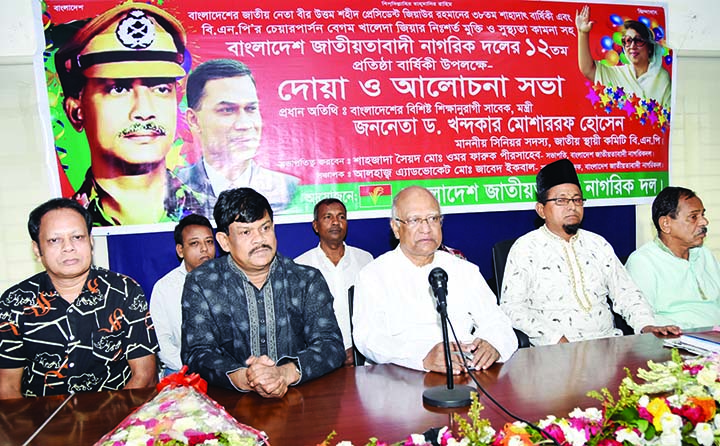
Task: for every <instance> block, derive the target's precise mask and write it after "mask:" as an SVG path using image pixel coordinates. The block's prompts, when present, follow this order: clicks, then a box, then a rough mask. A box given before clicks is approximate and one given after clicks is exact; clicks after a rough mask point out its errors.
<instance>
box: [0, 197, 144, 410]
mask: <svg viewBox="0 0 720 446" xmlns="http://www.w3.org/2000/svg"><path fill="white" fill-rule="evenodd" d="M91 228H92V218H91V216H90V213H89V212H88V211H87V209H85V208H84V207H82V206H81V205H80V204H79V203H77V202H76V201H73V200H70V199H68V198H55V199H52V200H50V201H47V202H45V203H43V204H41V205H40V206H38V207H37V208H35V209H34V210H33V211H32V212H31V213H30V218H29V220H28V230H29V232H30V238H31V239H32V247H33V251H34V252H35V255H36V256H37V257H38V258H39V259H40V261H41V262H42V264H43V266H44V267H45V271H43V272H41V273H39V274H36V275H34V276H33V277H31V278H29V279H27V280H25V281H24V282H21V283H19V284H17V285H15V286H13V287H11V288H10V289H8V290H7V291H5V293H3V295H2V297H0V399H3V398H20V397H21V396H28V397H29V396H45V395H58V394H64V393H70V392H90V391H101V390H118V389H123V388H125V389H132V388H139V387H148V386H152V385H154V384H155V382H156V380H157V372H156V369H155V351H156V350H157V340H156V339H155V331H154V330H153V327H152V321H151V320H150V315H149V313H148V307H147V301H146V300H145V295H144V294H143V291H142V289H141V288H140V285H138V284H137V283H136V282H135V281H134V280H132V279H131V278H129V277H127V276H123V275H122V274H118V273H114V272H112V271H108V270H106V269H103V268H98V267H95V266H92V265H91V262H92V250H93V244H92V238H91V237H90V231H91Z"/></svg>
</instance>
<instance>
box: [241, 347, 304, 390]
mask: <svg viewBox="0 0 720 446" xmlns="http://www.w3.org/2000/svg"><path fill="white" fill-rule="evenodd" d="M245 362H246V363H247V365H248V367H247V368H246V369H240V370H237V371H235V372H233V373H231V374H230V375H229V377H230V379H231V380H232V381H233V383H234V384H235V385H236V386H237V387H238V388H240V389H242V390H249V391H253V392H257V393H258V395H260V396H262V397H263V398H282V397H283V396H284V395H285V394H286V393H287V391H288V387H289V386H290V385H291V384H293V383H295V382H297V381H298V380H299V379H300V374H299V373H298V372H297V370H296V368H295V364H294V363H292V362H289V363H287V364H283V365H281V366H276V365H275V361H273V360H272V359H270V358H269V357H268V356H266V355H262V356H260V357H257V356H251V357H249V358H248V360H247V361H245Z"/></svg>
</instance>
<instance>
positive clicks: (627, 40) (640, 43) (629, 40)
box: [620, 36, 647, 48]
mask: <svg viewBox="0 0 720 446" xmlns="http://www.w3.org/2000/svg"><path fill="white" fill-rule="evenodd" d="M620 41H621V42H622V44H623V46H624V47H625V48H628V47H630V45H632V44H633V43H634V44H635V46H637V47H638V48H642V47H644V46H645V44H646V43H647V40H645V39H643V38H642V37H627V36H625V37H623V38H622V39H620Z"/></svg>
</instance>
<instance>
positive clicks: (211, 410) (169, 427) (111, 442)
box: [95, 367, 269, 446]
mask: <svg viewBox="0 0 720 446" xmlns="http://www.w3.org/2000/svg"><path fill="white" fill-rule="evenodd" d="M185 371H186V367H184V369H183V370H181V371H180V372H178V373H176V374H174V375H171V376H170V377H168V378H166V379H164V380H163V381H161V383H160V384H159V385H158V390H160V393H158V394H157V395H156V396H155V397H154V398H153V399H151V400H150V401H148V402H147V403H145V404H143V405H142V406H140V407H139V408H138V409H137V410H136V411H135V412H133V413H131V414H130V415H128V417H127V418H125V419H124V420H123V421H122V422H121V423H120V424H119V425H118V426H117V427H116V428H115V429H114V430H112V431H111V432H109V433H107V434H106V435H105V436H104V437H103V438H101V439H100V440H99V441H98V442H97V443H95V446H160V445H162V446H193V445H233V446H235V445H237V446H255V445H266V446H269V443H268V442H267V438H266V436H265V434H264V433H262V432H260V431H257V430H255V429H253V428H251V427H250V426H245V425H243V424H240V423H238V422H237V420H235V419H234V418H233V417H232V416H230V414H228V413H227V412H226V411H225V409H224V408H223V407H222V406H220V405H219V404H217V403H216V402H215V401H213V400H212V399H210V398H209V397H208V396H207V395H205V393H204V390H203V389H207V383H206V382H205V381H204V380H202V379H200V378H199V376H197V375H195V374H193V375H189V376H185ZM198 389H200V390H198Z"/></svg>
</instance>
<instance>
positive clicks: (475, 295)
mask: <svg viewBox="0 0 720 446" xmlns="http://www.w3.org/2000/svg"><path fill="white" fill-rule="evenodd" d="M442 220H443V217H442V214H441V212H440V205H439V204H438V201H437V200H436V199H435V197H434V196H433V194H432V193H430V191H428V190H427V189H425V188H422V187H418V186H411V187H408V188H406V189H403V190H402V191H400V192H399V193H398V194H397V195H396V196H395V197H394V199H393V205H392V218H391V219H390V226H391V228H392V231H393V233H394V235H395V237H396V238H397V239H398V240H399V241H400V243H399V244H398V247H397V248H396V249H394V250H393V251H390V252H387V253H385V254H383V255H381V256H380V257H378V258H377V259H375V260H373V261H372V262H370V263H369V264H368V265H367V266H366V267H365V268H363V269H362V270H361V271H360V273H359V274H358V277H357V280H356V282H355V301H354V314H353V326H354V332H353V338H354V340H355V344H356V346H357V348H358V350H360V352H362V354H363V355H365V356H366V357H367V358H368V359H369V360H371V361H372V362H375V363H378V364H380V363H393V364H398V365H401V366H404V367H408V368H411V369H416V370H425V371H433V372H440V373H447V370H446V367H445V362H444V356H443V345H442V331H441V326H440V318H439V315H438V313H437V311H436V310H435V300H434V297H433V291H432V289H431V288H430V286H429V283H428V276H429V274H430V271H432V270H433V269H434V268H436V267H440V268H442V269H444V270H445V272H446V273H447V275H448V281H447V291H448V293H447V311H448V318H449V320H450V322H451V324H452V326H453V327H454V329H455V332H456V333H457V336H458V340H459V341H460V345H459V346H458V345H457V344H455V343H454V342H452V343H451V346H452V348H453V350H455V351H456V352H457V353H458V354H453V355H451V356H452V371H451V372H452V373H453V374H460V373H465V372H466V371H467V370H466V369H465V368H464V366H463V363H462V359H461V355H460V351H462V352H465V356H467V357H469V364H468V365H469V366H470V367H471V368H477V369H486V368H488V367H490V366H491V365H492V364H493V363H495V362H496V361H501V362H503V361H507V360H508V359H509V358H510V356H512V354H513V352H515V350H516V349H517V338H516V337H515V333H514V332H513V330H512V327H511V326H510V320H509V319H508V317H507V316H506V315H505V314H503V312H502V311H500V308H499V307H498V306H497V303H496V299H495V296H494V295H493V293H492V291H490V288H488V286H487V284H486V283H485V280H484V279H483V277H482V275H480V270H479V269H478V267H477V266H476V265H473V264H472V263H470V262H468V261H466V260H462V259H460V258H458V257H457V256H454V255H452V254H449V253H447V252H444V251H439V250H438V247H439V246H440V243H441V242H442ZM451 340H452V339H451Z"/></svg>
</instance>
